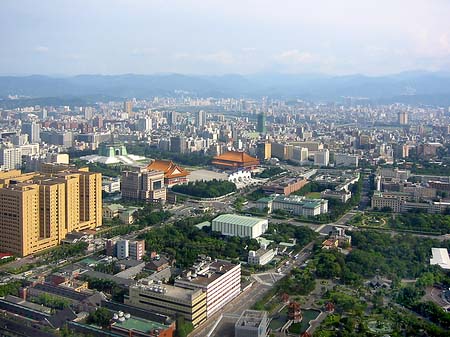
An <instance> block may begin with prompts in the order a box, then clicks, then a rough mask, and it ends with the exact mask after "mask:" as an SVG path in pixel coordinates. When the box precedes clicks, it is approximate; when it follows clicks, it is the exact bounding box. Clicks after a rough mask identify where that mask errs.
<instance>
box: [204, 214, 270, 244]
mask: <svg viewBox="0 0 450 337" xmlns="http://www.w3.org/2000/svg"><path fill="white" fill-rule="evenodd" d="M268 228H269V222H268V221H267V219H260V218H254V217H249V216H242V215H235V214H222V215H219V216H218V217H217V218H215V219H214V220H212V230H213V231H216V232H220V233H222V235H226V236H240V237H249V238H251V239H254V238H257V237H258V236H260V235H262V234H264V233H265V232H266V231H267V229H268Z"/></svg>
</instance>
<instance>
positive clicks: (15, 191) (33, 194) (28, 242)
mask: <svg viewBox="0 0 450 337" xmlns="http://www.w3.org/2000/svg"><path fill="white" fill-rule="evenodd" d="M0 213H1V214H2V216H1V217H0V231H1V232H2V235H1V236H0V251H4V252H10V253H13V254H15V255H17V256H26V255H29V254H34V253H37V252H39V251H42V250H45V249H48V248H51V247H54V246H57V245H58V244H60V243H61V241H62V240H63V239H64V238H65V236H66V235H67V234H68V233H70V232H74V231H82V230H87V229H94V228H96V227H99V226H101V225H102V195H101V174H100V173H93V172H88V171H81V170H73V171H70V170H67V171H62V172H56V173H54V174H42V173H29V174H21V173H20V171H9V172H5V173H3V174H1V173H0Z"/></svg>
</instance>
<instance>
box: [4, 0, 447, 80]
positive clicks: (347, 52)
mask: <svg viewBox="0 0 450 337" xmlns="http://www.w3.org/2000/svg"><path fill="white" fill-rule="evenodd" d="M449 16H450V0H339V1H338V0H308V1H305V0H272V1H269V0H70V1H69V0H1V1H0V46H1V50H0V74H3V75H8V74H9V75H27V74H44V75H75V74H124V73H136V74H154V73H184V74H205V75H212V74H217V75H220V74H228V73H239V74H253V73H293V74H302V73H323V74H331V75H344V74H345V75H347V74H357V73H358V74H366V75H372V76H378V75H385V74H392V73H398V72H403V71H415V70H427V71H446V72H448V71H450V23H449V22H450V21H449Z"/></svg>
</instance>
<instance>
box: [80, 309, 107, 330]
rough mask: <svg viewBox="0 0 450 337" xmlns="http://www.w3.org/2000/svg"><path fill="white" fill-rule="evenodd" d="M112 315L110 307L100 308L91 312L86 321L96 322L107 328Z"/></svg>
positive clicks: (89, 322)
mask: <svg viewBox="0 0 450 337" xmlns="http://www.w3.org/2000/svg"><path fill="white" fill-rule="evenodd" d="M112 317H113V314H112V312H111V311H109V310H108V309H106V308H98V309H97V310H95V311H94V312H92V313H90V314H89V316H88V317H87V319H86V322H87V323H88V324H95V325H98V326H101V327H103V328H106V327H107V326H109V324H110V322H111V319H112Z"/></svg>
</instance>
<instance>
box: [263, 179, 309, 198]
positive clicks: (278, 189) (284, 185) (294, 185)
mask: <svg viewBox="0 0 450 337" xmlns="http://www.w3.org/2000/svg"><path fill="white" fill-rule="evenodd" d="M307 183H308V180H306V179H305V178H281V179H278V180H276V181H275V182H273V184H272V185H268V186H263V187H262V189H263V191H264V193H265V194H284V195H290V194H291V193H294V192H295V191H298V190H299V189H301V188H302V187H303V186H305V185H306V184H307Z"/></svg>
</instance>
